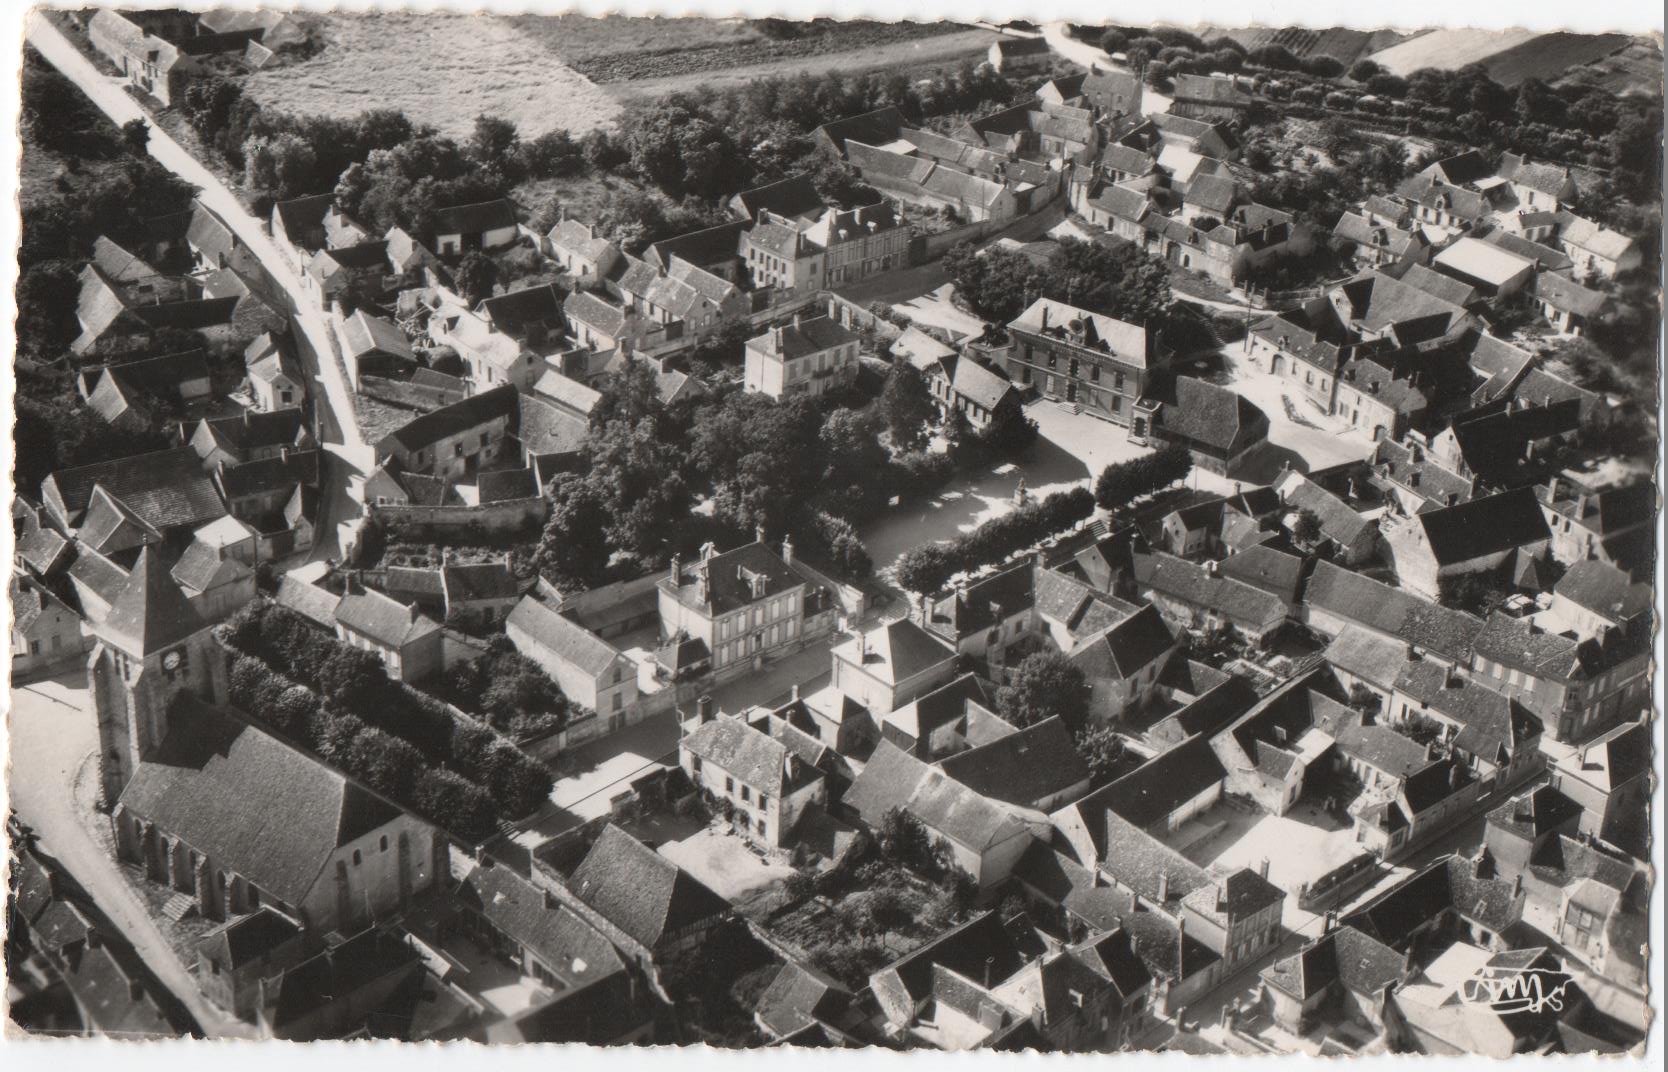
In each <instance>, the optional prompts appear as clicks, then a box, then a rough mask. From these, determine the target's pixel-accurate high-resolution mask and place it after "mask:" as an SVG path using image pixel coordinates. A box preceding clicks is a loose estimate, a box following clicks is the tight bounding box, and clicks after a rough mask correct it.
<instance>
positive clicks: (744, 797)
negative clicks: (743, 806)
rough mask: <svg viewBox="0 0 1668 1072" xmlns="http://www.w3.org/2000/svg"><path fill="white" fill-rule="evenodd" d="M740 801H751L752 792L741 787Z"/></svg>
mask: <svg viewBox="0 0 1668 1072" xmlns="http://www.w3.org/2000/svg"><path fill="white" fill-rule="evenodd" d="M741 799H742V800H743V801H748V800H752V799H753V793H752V791H751V790H749V789H748V788H747V787H746V786H745V785H744V786H742V787H741Z"/></svg>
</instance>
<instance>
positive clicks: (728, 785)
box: [724, 775, 736, 793]
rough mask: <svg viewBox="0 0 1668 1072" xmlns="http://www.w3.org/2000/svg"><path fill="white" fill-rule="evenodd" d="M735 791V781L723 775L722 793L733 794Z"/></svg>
mask: <svg viewBox="0 0 1668 1072" xmlns="http://www.w3.org/2000/svg"><path fill="white" fill-rule="evenodd" d="M735 791H736V780H735V779H734V778H731V777H730V776H729V775H725V776H724V792H726V793H734V792H735Z"/></svg>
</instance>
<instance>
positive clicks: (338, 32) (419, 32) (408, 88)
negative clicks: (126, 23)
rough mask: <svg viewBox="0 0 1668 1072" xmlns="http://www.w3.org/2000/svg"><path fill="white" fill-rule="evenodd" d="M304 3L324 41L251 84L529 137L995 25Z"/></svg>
mask: <svg viewBox="0 0 1668 1072" xmlns="http://www.w3.org/2000/svg"><path fill="white" fill-rule="evenodd" d="M306 17H307V18H309V19H310V20H311V22H312V25H313V27H314V28H315V29H316V31H317V34H318V36H319V38H320V39H321V40H322V41H323V42H324V48H323V49H322V51H320V52H319V54H318V55H316V56H314V57H313V58H311V59H308V60H304V61H302V62H299V63H295V64H290V65H286V66H283V67H276V68H272V69H270V70H266V71H259V72H256V73H253V74H250V75H248V76H247V77H246V78H245V80H244V87H245V89H246V91H247V92H249V93H251V94H253V95H254V97H255V98H256V99H257V100H259V101H261V103H263V104H265V105H267V106H269V107H273V108H277V109H279V110H282V111H288V112H292V113H294V114H298V115H305V114H314V115H334V116H342V117H347V116H353V115H357V114H358V113H360V112H362V111H364V110H365V109H367V108H398V109H400V110H401V111H404V112H405V113H406V114H407V115H408V116H410V117H411V118H412V119H414V120H416V121H418V122H423V123H428V124H431V125H432V126H434V127H436V128H438V129H439V130H440V131H441V132H442V133H444V134H451V135H465V134H468V133H469V131H470V129H471V127H472V125H473V123H474V120H475V117H476V116H477V115H479V114H482V113H486V114H490V115H497V116H501V117H503V118H505V119H508V120H510V121H511V122H513V123H515V125H516V127H517V128H518V129H519V130H520V131H521V134H522V136H523V137H534V136H537V135H539V134H542V133H544V132H546V131H548V130H555V129H558V128H565V129H567V130H569V131H572V132H574V133H575V134H581V133H583V132H585V131H587V130H591V129H594V128H596V127H600V126H607V125H609V124H611V123H612V122H613V120H614V118H615V117H616V116H617V115H618V114H619V112H620V109H621V107H622V105H623V103H624V102H626V101H628V100H632V99H643V98H646V97H654V96H659V95H660V94H663V93H668V92H672V91H675V90H680V89H692V88H696V87H700V86H714V85H734V84H737V83H740V82H745V81H747V80H749V79H752V78H759V77H764V76H768V75H791V74H798V73H810V74H819V73H822V72H824V71H828V70H839V71H842V72H855V71H863V70H870V69H874V68H878V67H885V66H904V67H909V68H915V69H921V70H924V69H925V68H929V67H933V66H942V65H944V64H949V63H959V62H961V61H962V60H966V59H974V58H978V57H980V56H982V54H983V52H984V51H985V50H986V49H988V48H989V46H990V43H991V42H992V41H993V40H995V39H996V37H997V35H996V34H994V33H992V32H990V31H988V30H973V29H968V28H966V27H962V26H957V25H955V24H951V23H932V24H916V23H895V24H894V23H841V24H837V25H833V26H829V27H819V28H818V29H817V30H816V31H814V32H809V33H807V34H806V35H805V36H803V37H797V38H790V39H786V40H775V39H772V38H769V37H767V36H766V35H764V34H763V33H761V32H760V31H759V30H758V29H756V28H755V27H754V25H753V24H752V23H750V22H747V21H746V20H742V19H698V18H692V19H649V18H606V19H597V18H586V17H584V16H578V15H556V16H551V15H521V16H514V17H499V16H494V15H462V14H444V13H435V14H427V15H402V14H368V15H362V14H321V15H311V16H306ZM599 83H602V84H599Z"/></svg>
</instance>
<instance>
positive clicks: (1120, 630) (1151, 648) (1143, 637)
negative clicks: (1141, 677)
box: [1070, 604, 1176, 682]
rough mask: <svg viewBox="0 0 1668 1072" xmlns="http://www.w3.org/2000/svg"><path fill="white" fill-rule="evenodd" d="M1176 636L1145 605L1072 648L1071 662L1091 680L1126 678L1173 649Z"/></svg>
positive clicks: (1153, 611) (1154, 612)
mask: <svg viewBox="0 0 1668 1072" xmlns="http://www.w3.org/2000/svg"><path fill="white" fill-rule="evenodd" d="M1175 647H1176V638H1175V636H1174V635H1172V634H1171V632H1170V627H1169V626H1167V625H1165V624H1164V617H1163V615H1161V614H1159V612H1158V608H1156V607H1154V606H1152V605H1151V604H1148V605H1146V606H1144V607H1142V608H1141V609H1140V610H1138V611H1136V612H1135V613H1134V614H1132V615H1130V616H1129V617H1128V618H1125V619H1124V620H1123V621H1121V622H1119V623H1118V624H1116V625H1114V626H1112V627H1111V628H1109V629H1106V630H1105V631H1103V632H1101V633H1099V634H1097V635H1096V636H1092V637H1089V638H1088V639H1086V640H1084V641H1083V642H1082V643H1080V644H1079V645H1078V647H1077V648H1076V649H1075V650H1073V651H1072V653H1071V656H1070V660H1071V664H1072V665H1073V666H1075V667H1077V668H1078V669H1079V670H1082V671H1083V673H1084V675H1085V676H1086V677H1087V678H1088V679H1089V680H1090V681H1091V682H1093V681H1103V680H1109V681H1125V680H1128V679H1130V678H1132V677H1134V676H1135V675H1137V674H1139V673H1140V672H1141V671H1143V670H1145V669H1146V668H1147V667H1149V666H1151V665H1152V664H1153V663H1155V662H1157V661H1159V660H1160V659H1163V658H1165V657H1166V656H1167V655H1168V654H1169V653H1170V652H1171V651H1173V650H1175Z"/></svg>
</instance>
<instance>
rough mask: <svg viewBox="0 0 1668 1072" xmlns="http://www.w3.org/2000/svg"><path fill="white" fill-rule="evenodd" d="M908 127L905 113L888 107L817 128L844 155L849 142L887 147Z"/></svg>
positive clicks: (817, 132)
mask: <svg viewBox="0 0 1668 1072" xmlns="http://www.w3.org/2000/svg"><path fill="white" fill-rule="evenodd" d="M907 125H908V124H907V122H906V121H905V120H904V117H903V113H902V112H900V111H898V110H897V109H896V108H894V107H892V106H891V105H887V106H886V107H884V108H876V109H875V110H874V111H872V112H864V113H862V114H861V115H848V116H846V117H845V118H843V119H836V120H834V121H833V122H831V123H824V124H823V125H822V126H820V127H818V128H817V130H816V134H817V136H818V137H820V138H822V139H825V140H826V141H827V142H828V143H829V144H831V145H832V146H833V147H834V148H835V149H837V150H839V151H840V153H841V154H844V153H845V148H846V142H847V140H855V141H859V142H862V143H864V144H866V145H885V144H886V143H887V142H889V141H895V140H896V139H897V137H898V134H899V132H900V131H902V130H903V128H904V127H905V126H907Z"/></svg>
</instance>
